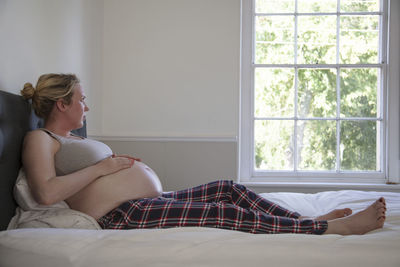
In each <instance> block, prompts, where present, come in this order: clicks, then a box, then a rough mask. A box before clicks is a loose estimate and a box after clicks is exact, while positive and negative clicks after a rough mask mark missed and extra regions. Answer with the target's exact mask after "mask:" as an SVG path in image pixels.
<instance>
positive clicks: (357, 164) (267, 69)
mask: <svg viewBox="0 0 400 267" xmlns="http://www.w3.org/2000/svg"><path fill="white" fill-rule="evenodd" d="M383 15H384V13H383V12H382V3H380V1H379V0H368V1H366V0H365V1H362V0H340V1H338V0H324V1H321V0H318V1H317V0H297V1H296V0H254V1H253V10H252V18H253V46H252V57H253V60H252V77H253V78H252V79H253V81H252V84H253V86H252V88H253V94H252V96H253V100H252V107H253V109H252V114H253V118H252V127H253V134H252V138H253V139H252V145H253V148H254V150H253V151H254V153H253V160H252V162H253V168H254V170H255V171H256V172H263V173H267V172H286V173H297V172H316V171H317V172H327V173H332V174H338V173H346V172H353V173H354V172H358V173H380V172H382V166H383V164H382V161H383V159H384V158H383V154H384V145H383V143H384V140H383V136H384V131H383V129H384V127H385V125H384V120H383V114H382V107H383V96H382V95H383V90H382V84H383V82H382V80H383V77H384V76H383V75H384V63H383V61H382V58H383V51H384V47H385V44H384V41H383V39H384V38H383V31H382V29H383V27H382V21H383Z"/></svg>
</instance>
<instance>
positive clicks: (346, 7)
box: [340, 0, 379, 12]
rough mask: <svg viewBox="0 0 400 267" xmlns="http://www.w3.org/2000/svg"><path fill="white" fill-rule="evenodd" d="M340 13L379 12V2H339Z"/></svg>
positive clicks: (375, 0)
mask: <svg viewBox="0 0 400 267" xmlns="http://www.w3.org/2000/svg"><path fill="white" fill-rule="evenodd" d="M340 11H341V12H373V11H376V12H377V11H379V0H340Z"/></svg>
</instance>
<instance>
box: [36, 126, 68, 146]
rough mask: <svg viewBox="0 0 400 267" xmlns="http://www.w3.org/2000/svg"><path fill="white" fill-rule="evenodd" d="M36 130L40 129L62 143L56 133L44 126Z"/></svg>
mask: <svg viewBox="0 0 400 267" xmlns="http://www.w3.org/2000/svg"><path fill="white" fill-rule="evenodd" d="M38 130H41V131H43V132H45V133H47V134H48V135H50V136H51V137H53V138H54V139H56V140H57V141H58V142H60V143H62V140H61V138H60V137H59V136H58V135H56V134H55V133H53V132H51V131H49V130H47V129H45V128H38Z"/></svg>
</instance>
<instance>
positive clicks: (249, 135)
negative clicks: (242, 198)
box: [238, 0, 400, 184]
mask: <svg viewBox="0 0 400 267" xmlns="http://www.w3.org/2000/svg"><path fill="white" fill-rule="evenodd" d="M392 2H394V3H391V2H390V0H382V1H381V10H382V19H381V24H382V26H381V27H382V34H381V35H380V42H382V43H383V44H385V43H386V44H387V45H386V46H385V47H383V46H382V51H380V52H381V53H383V54H382V56H381V57H380V58H381V59H382V62H381V64H375V65H377V66H379V67H380V68H381V71H382V77H383V78H382V79H380V83H381V84H380V88H381V96H382V98H383V100H382V103H383V105H382V107H381V108H380V109H381V110H380V111H378V112H379V113H381V116H380V117H381V120H382V121H381V122H382V125H383V127H381V128H382V129H381V130H380V134H381V135H382V141H381V148H382V149H381V153H382V155H381V157H380V159H379V160H380V161H381V168H380V169H381V171H376V172H355V171H354V172H352V171H340V172H331V171H330V172H326V171H298V170H295V171H289V172H287V171H257V170H255V168H254V167H253V166H254V125H253V124H254V70H255V68H256V67H257V65H260V64H254V55H253V54H254V53H253V50H254V47H255V42H254V36H255V29H254V28H255V27H254V25H255V17H256V16H253V10H254V4H255V0H242V1H241V94H240V121H239V125H240V130H239V143H238V178H239V179H238V180H239V181H240V182H250V183H252V182H254V183H257V182H273V183H281V182H285V183H286V182H302V183H303V182H313V183H315V182H317V183H321V182H322V183H370V184H377V183H385V182H389V183H398V182H400V179H399V162H400V161H399V156H398V155H399V150H400V149H399V138H398V136H399V135H398V133H399V129H398V128H399V123H398V119H397V121H396V120H395V117H396V116H393V115H392V116H390V115H391V114H398V112H399V105H398V102H399V101H394V99H396V98H397V99H399V93H398V91H399V83H398V80H399V79H398V76H399V75H396V73H395V72H394V73H393V71H392V72H390V71H388V70H389V68H390V70H394V71H395V70H398V69H399V62H398V60H397V61H396V60H395V59H396V58H399V52H398V51H397V50H398V49H396V47H398V45H399V40H398V39H399V38H398V33H397V34H394V30H393V29H396V26H399V24H400V23H399V19H396V18H395V17H396V16H390V14H391V13H392V14H395V15H396V11H397V10H398V9H399V7H400V5H399V3H396V1H392ZM391 4H392V5H391ZM390 30H392V32H391V31H390ZM337 32H338V31H337ZM390 34H392V35H393V37H394V38H389V37H390ZM391 58H392V60H390V59H391ZM276 65H278V64H276ZM293 65H294V64H293ZM302 65H304V64H302ZM337 65H344V64H329V66H331V67H332V66H333V67H335V66H337ZM359 65H362V64H359ZM282 66H286V67H287V65H282ZM295 66H296V65H295ZM324 66H328V64H324V65H322V64H321V65H320V66H319V68H323V67H324ZM368 66H371V65H369V64H368ZM338 79H339V78H338ZM396 80H397V82H396ZM396 102H397V103H396Z"/></svg>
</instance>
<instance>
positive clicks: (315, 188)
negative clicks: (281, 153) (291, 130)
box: [240, 182, 400, 193]
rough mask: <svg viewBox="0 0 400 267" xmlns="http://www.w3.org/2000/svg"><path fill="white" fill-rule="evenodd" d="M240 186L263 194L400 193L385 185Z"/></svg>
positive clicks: (397, 186)
mask: <svg viewBox="0 0 400 267" xmlns="http://www.w3.org/2000/svg"><path fill="white" fill-rule="evenodd" d="M240 184H243V185H245V186H246V187H248V188H250V189H252V190H254V191H256V192H257V193H262V192H298V193H317V192H321V191H338V190H362V191H386V192H400V184H384V183H379V184H378V183H318V182H311V183H300V182H240Z"/></svg>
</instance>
